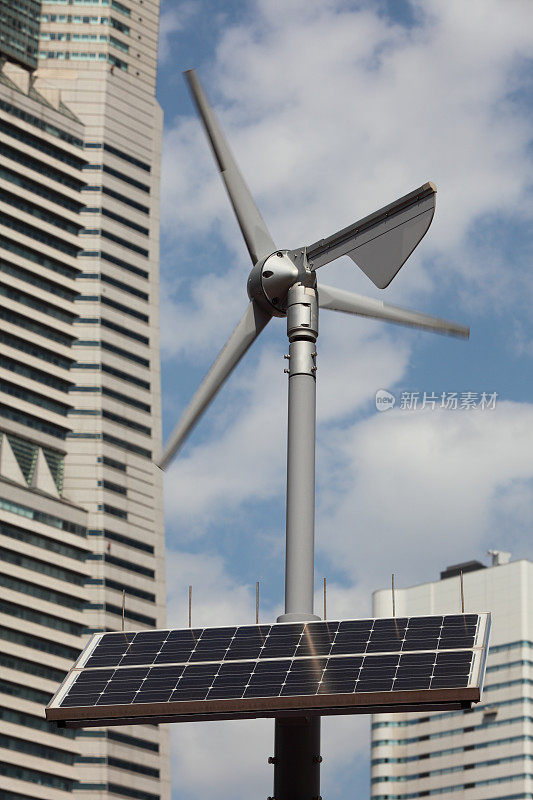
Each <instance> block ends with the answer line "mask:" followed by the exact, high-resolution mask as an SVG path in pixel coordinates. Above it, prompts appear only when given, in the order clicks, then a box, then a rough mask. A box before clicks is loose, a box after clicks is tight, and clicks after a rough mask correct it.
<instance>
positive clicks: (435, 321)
mask: <svg viewBox="0 0 533 800" xmlns="http://www.w3.org/2000/svg"><path fill="white" fill-rule="evenodd" d="M318 304H319V306H320V308H328V309H330V310H331V311H343V312H344V313H345V314H357V315H358V316H360V317H371V318H372V319H382V320H386V321H387V322H396V323H398V324H399V325H408V326H409V327H410V328H422V329H423V330H426V331H434V332H435V333H446V334H448V335H450V336H459V337H461V338H462V339H468V337H469V335H470V328H466V327H464V326H463V325H458V324H457V323H456V322H448V320H445V319H440V318H439V317H432V316H430V315H429V314H422V313H421V312H420V311H411V310H409V309H407V308H399V307H398V306H389V305H387V304H386V303H383V302H382V301H381V300H374V299H373V298H371V297H364V296H363V295H361V294H354V293H353V292H345V291H344V290H343V289H335V288H334V287H333V286H324V284H320V285H319V286H318Z"/></svg>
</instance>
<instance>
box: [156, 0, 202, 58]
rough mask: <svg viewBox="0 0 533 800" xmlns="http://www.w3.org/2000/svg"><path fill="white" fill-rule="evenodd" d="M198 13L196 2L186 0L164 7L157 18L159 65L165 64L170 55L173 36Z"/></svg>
mask: <svg viewBox="0 0 533 800" xmlns="http://www.w3.org/2000/svg"><path fill="white" fill-rule="evenodd" d="M198 11H199V7H198V2H193V1H192V0H186V1H185V2H182V3H178V4H177V5H176V3H175V2H174V3H173V5H172V6H170V5H169V4H168V3H167V4H166V5H165V6H164V8H163V10H162V11H161V15H160V17H159V50H158V57H159V63H160V65H161V64H166V63H167V62H168V61H170V58H171V55H172V38H173V35H174V34H176V33H179V32H180V31H182V30H183V29H184V28H185V26H186V25H187V23H188V22H189V20H190V19H191V17H192V16H194V14H195V13H197V12H198Z"/></svg>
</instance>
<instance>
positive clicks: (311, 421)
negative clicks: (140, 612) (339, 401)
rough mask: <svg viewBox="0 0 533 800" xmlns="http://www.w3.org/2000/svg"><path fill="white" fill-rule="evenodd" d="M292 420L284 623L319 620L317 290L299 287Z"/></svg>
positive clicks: (293, 308) (290, 306)
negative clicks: (316, 591) (316, 600)
mask: <svg viewBox="0 0 533 800" xmlns="http://www.w3.org/2000/svg"><path fill="white" fill-rule="evenodd" d="M287 335H288V337H289V369H288V373H289V414H288V435H287V528H286V551H285V613H284V614H282V615H281V616H280V617H279V618H278V622H289V621H290V620H294V621H297V620H298V621H301V620H310V619H319V617H317V616H315V614H314V613H313V595H314V548H315V419H316V377H315V373H316V349H315V348H316V340H317V337H318V302H317V293H316V289H313V288H311V287H307V286H303V285H302V284H301V283H297V284H294V286H292V287H291V288H290V289H289V292H288V297H287Z"/></svg>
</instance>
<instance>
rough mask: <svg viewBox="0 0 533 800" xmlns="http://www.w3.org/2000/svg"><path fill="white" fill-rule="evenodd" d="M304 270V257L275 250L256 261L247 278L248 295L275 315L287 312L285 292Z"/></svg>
mask: <svg viewBox="0 0 533 800" xmlns="http://www.w3.org/2000/svg"><path fill="white" fill-rule="evenodd" d="M305 272H306V270H305V265H304V259H302V258H300V259H298V258H295V255H294V253H292V252H291V251H289V250H277V251H276V252H275V253H272V255H270V256H267V258H265V260H264V261H258V262H257V264H256V265H255V266H254V268H253V269H252V271H251V272H250V276H249V278H248V287H247V288H248V296H249V297H250V300H255V301H256V302H257V303H259V305H260V306H261V307H262V308H264V309H265V310H267V311H268V312H269V313H270V314H274V316H276V317H284V316H286V314H287V292H288V291H289V289H290V288H291V286H292V285H293V284H294V283H296V282H297V281H301V280H302V278H303V274H304V273H305Z"/></svg>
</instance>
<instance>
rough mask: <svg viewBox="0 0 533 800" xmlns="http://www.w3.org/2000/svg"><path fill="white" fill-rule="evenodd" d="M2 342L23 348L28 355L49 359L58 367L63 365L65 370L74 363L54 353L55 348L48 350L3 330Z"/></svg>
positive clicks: (0, 335) (0, 331)
mask: <svg viewBox="0 0 533 800" xmlns="http://www.w3.org/2000/svg"><path fill="white" fill-rule="evenodd" d="M0 343H1V344H5V345H8V346H9V347H13V348H15V349H16V350H21V351H22V352H23V353H28V355H30V356H34V357H35V358H40V359H42V360H43V361H47V362H48V363H49V364H55V366H56V367H61V368H62V369H65V370H68V369H70V365H71V363H72V361H71V359H69V358H65V356H62V355H59V354H58V353H54V351H53V350H46V348H44V347H40V346H39V345H37V344H33V343H32V342H29V341H28V340H27V339H21V338H20V337H19V336H14V335H13V334H12V333H7V332H6V331H3V330H0Z"/></svg>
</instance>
